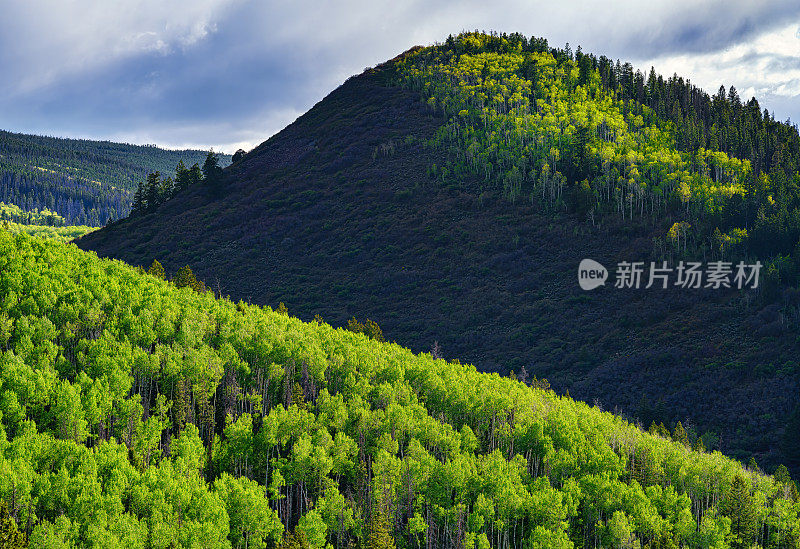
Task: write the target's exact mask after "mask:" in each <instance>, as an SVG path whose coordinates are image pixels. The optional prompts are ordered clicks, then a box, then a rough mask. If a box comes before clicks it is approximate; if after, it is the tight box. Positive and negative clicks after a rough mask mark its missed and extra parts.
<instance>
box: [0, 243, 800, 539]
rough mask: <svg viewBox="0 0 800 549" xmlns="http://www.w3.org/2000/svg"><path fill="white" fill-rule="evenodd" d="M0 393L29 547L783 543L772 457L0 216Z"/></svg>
mask: <svg viewBox="0 0 800 549" xmlns="http://www.w3.org/2000/svg"><path fill="white" fill-rule="evenodd" d="M300 395H303V397H302V399H301V398H300ZM0 413H1V414H2V416H1V417H0V498H2V499H3V500H4V501H6V502H7V503H8V506H9V511H10V513H11V516H13V517H14V518H15V520H16V523H17V524H18V525H20V528H22V529H23V530H26V531H27V530H29V531H30V536H29V539H30V543H31V546H34V547H48V546H49V547H56V546H59V547H60V546H64V547H70V546H80V547H84V546H96V545H101V544H102V545H103V546H109V547H129V548H138V547H164V548H166V547H175V546H178V547H223V548H225V547H242V548H244V547H273V546H275V545H277V544H278V543H279V541H280V540H283V541H282V542H280V543H281V546H283V547H327V546H328V545H330V546H333V547H348V546H360V547H392V544H394V545H395V546H397V547H399V548H401V549H402V548H406V547H408V548H411V547H424V546H430V547H444V548H450V547H465V546H466V547H475V548H478V547H499V548H500V547H502V548H511V547H525V546H529V547H541V548H545V547H546V548H552V547H555V548H559V547H563V548H567V547H601V546H602V547H614V546H616V547H636V546H639V547H647V546H649V547H728V546H741V544H742V543H749V542H753V543H757V544H759V545H760V546H761V547H796V546H797V541H798V540H800V536H799V535H798V534H800V518H798V512H800V503H798V501H797V500H796V499H795V498H794V497H793V496H792V494H791V493H790V491H789V490H788V489H787V480H786V479H785V478H783V477H781V481H778V480H776V479H773V478H772V477H770V476H767V475H765V474H763V473H761V472H759V471H755V470H749V469H747V468H745V467H743V466H742V465H741V464H739V463H737V462H735V461H733V460H731V459H729V458H726V457H724V456H722V455H721V454H719V453H717V452H713V453H708V452H703V453H698V452H693V451H692V450H691V449H689V448H687V447H686V446H685V445H684V444H682V443H679V442H676V441H673V440H668V439H665V438H664V437H662V436H653V435H650V434H648V433H644V432H643V431H641V430H640V429H638V428H637V427H636V426H634V425H631V424H630V423H628V422H626V421H624V420H623V419H621V418H618V417H615V416H613V415H611V414H609V413H605V412H601V411H599V410H598V409H595V408H591V407H589V406H588V405H586V404H583V403H580V402H575V401H573V400H571V399H569V398H566V397H560V396H558V395H556V394H555V393H553V392H552V391H550V390H543V389H540V388H531V387H529V386H527V385H525V384H523V383H521V382H519V381H515V380H512V379H509V378H507V377H500V376H498V375H496V374H482V373H479V372H477V371H476V370H475V368H474V367H472V366H469V365H463V364H459V363H457V362H447V361H444V360H441V359H434V358H433V357H432V356H431V355H430V354H427V353H423V354H413V353H411V352H410V351H408V350H406V349H403V348H402V347H400V346H398V345H395V344H387V343H381V342H377V341H374V340H372V339H370V338H368V337H366V336H365V335H363V334H357V333H353V332H351V331H349V330H346V329H342V328H340V329H334V328H332V327H331V326H329V325H326V324H318V323H316V322H312V323H303V322H301V321H300V320H298V319H297V318H294V317H291V316H288V315H285V314H278V313H276V312H273V311H272V310H270V309H269V308H261V307H256V306H253V305H249V304H247V303H238V304H236V303H232V302H230V301H228V300H224V299H215V298H214V296H213V295H212V294H210V293H208V292H205V293H197V292H189V291H185V290H182V289H179V288H176V287H175V285H174V284H171V283H169V282H167V281H165V280H163V279H161V278H158V277H154V276H148V275H144V274H141V273H139V272H137V270H136V269H134V268H131V267H129V266H127V265H125V264H123V263H121V262H117V261H109V260H101V259H98V258H97V257H96V256H95V255H94V254H89V253H84V252H81V251H79V250H77V249H76V248H75V247H73V246H65V245H63V244H59V243H57V242H52V241H43V240H37V239H33V238H31V237H29V236H27V235H15V236H12V235H10V234H9V233H7V232H4V231H0ZM784 476H785V475H784ZM378 502H379V504H378ZM376 509H377V510H376ZM287 532H293V534H286V533H287Z"/></svg>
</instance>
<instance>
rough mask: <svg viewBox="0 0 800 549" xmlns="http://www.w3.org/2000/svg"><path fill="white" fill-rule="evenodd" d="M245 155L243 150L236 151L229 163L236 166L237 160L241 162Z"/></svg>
mask: <svg viewBox="0 0 800 549" xmlns="http://www.w3.org/2000/svg"><path fill="white" fill-rule="evenodd" d="M246 154H247V153H246V152H245V150H244V149H239V150H238V151H236V152H235V153H233V158H231V162H232V163H234V164H236V163H237V162H238V161H239V160H241V159H242V158H244V155H246Z"/></svg>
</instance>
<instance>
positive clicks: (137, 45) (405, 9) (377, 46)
mask: <svg viewBox="0 0 800 549" xmlns="http://www.w3.org/2000/svg"><path fill="white" fill-rule="evenodd" d="M6 4H9V5H8V6H7V7H6V6H4V12H3V18H2V19H0V66H2V67H3V68H4V79H3V80H2V81H0V120H2V121H3V123H4V124H9V127H12V126H13V127H12V128H11V129H15V130H17V131H36V130H38V131H41V130H40V129H41V128H42V127H44V128H52V131H54V132H58V133H63V134H83V135H87V133H89V132H91V135H90V136H91V137H112V136H117V135H119V136H123V137H124V136H128V137H125V138H126V139H132V140H133V139H135V140H137V141H138V140H147V141H148V142H157V143H159V144H164V145H171V146H183V145H185V144H192V145H201V146H207V145H209V144H214V145H215V146H217V147H223V148H224V149H225V150H228V149H230V147H238V146H241V145H242V144H246V145H249V146H253V145H256V144H257V143H259V142H261V141H263V139H265V138H266V137H268V136H269V135H270V134H271V133H274V131H277V130H279V129H280V128H281V127H282V126H283V125H285V124H288V123H290V122H291V121H292V120H294V118H295V117H296V115H297V114H298V113H300V112H304V111H305V110H307V109H308V108H309V107H311V106H312V105H313V104H314V103H315V102H316V101H318V100H320V99H321V98H322V97H324V96H325V95H326V94H327V93H328V92H329V91H331V90H332V89H333V88H335V87H336V86H337V85H338V84H340V83H341V82H342V81H343V80H344V79H345V78H346V77H348V76H350V75H352V74H356V73H359V72H360V71H361V70H362V69H363V68H364V67H365V66H368V65H375V64H377V63H380V62H382V61H385V60H386V59H388V58H391V57H393V56H394V55H397V54H398V53H400V52H402V51H403V50H405V49H407V48H409V47H411V46H413V45H416V44H430V43H432V42H435V41H442V40H444V39H445V38H446V37H447V35H448V34H451V33H453V34H455V33H458V32H460V31H462V30H472V29H479V30H491V29H495V30H498V31H505V32H521V33H523V34H525V35H528V36H531V35H535V36H542V37H545V38H547V39H548V40H549V41H550V44H551V45H554V46H555V45H557V46H563V45H564V43H565V42H570V44H571V45H572V47H573V48H575V47H577V46H578V45H579V44H580V45H581V46H582V47H583V49H584V51H588V52H593V53H596V54H598V55H601V54H604V55H607V56H609V57H612V58H617V57H618V58H621V59H622V60H630V61H632V62H634V64H635V65H636V66H638V67H641V68H642V69H648V68H649V67H650V65H651V64H653V65H655V66H656V69H657V70H658V71H659V72H661V73H663V74H665V75H671V74H672V73H673V72H677V73H678V74H680V75H681V76H684V77H689V78H691V80H692V81H693V82H695V83H696V84H698V85H701V86H702V87H704V88H706V89H707V91H709V92H711V93H713V92H714V91H715V90H716V89H717V88H718V87H719V85H720V84H721V83H724V84H725V85H726V86H727V85H730V84H734V85H735V86H736V87H737V89H739V90H740V95H742V96H747V97H749V95H753V94H755V95H756V96H757V97H758V98H759V101H761V100H762V97H764V98H766V99H768V100H769V101H767V102H764V101H761V102H762V105H765V106H770V101H774V99H775V98H777V99H779V100H780V101H778V104H780V105H781V106H782V108H783V109H784V110H785V111H786V113H785V115H789V114H795V113H791V112H789V109H792V108H796V109H797V110H798V112H797V113H796V114H797V117H798V118H800V107H794V106H792V103H793V100H792V98H795V97H796V95H797V94H798V93H800V73H798V59H800V52H799V51H798V49H797V46H798V44H797V43H798V38H797V30H798V29H797V21H798V20H800V3H798V2H797V0H765V1H764V2H759V3H754V2H752V1H751V0H705V1H697V0H654V1H651V2H646V3H645V2H641V1H640V0H615V1H607V2H589V1H568V0H563V1H559V2H553V1H552V0H506V1H498V2H496V3H487V2H486V1H485V0H464V1H458V2H456V1H455V0H408V1H405V2H395V1H388V0H337V1H335V2H334V1H331V0H293V1H291V2H277V1H275V0H195V1H191V0H178V1H166V0H142V1H137V2H133V1H131V0H119V1H110V0H30V1H26V0H6ZM789 22H794V23H793V24H792V25H790V24H789ZM779 112H780V111H779ZM245 148H249V147H245Z"/></svg>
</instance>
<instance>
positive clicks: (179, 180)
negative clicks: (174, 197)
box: [175, 160, 191, 192]
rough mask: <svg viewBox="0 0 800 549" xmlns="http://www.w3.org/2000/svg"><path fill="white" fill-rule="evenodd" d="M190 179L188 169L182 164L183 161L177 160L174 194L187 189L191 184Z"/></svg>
mask: <svg viewBox="0 0 800 549" xmlns="http://www.w3.org/2000/svg"><path fill="white" fill-rule="evenodd" d="M190 177H191V174H190V172H189V169H188V168H187V167H186V165H185V164H184V163H183V160H179V161H178V165H177V166H176V167H175V192H180V191H185V190H186V189H188V188H189V184H190V182H191V179H190Z"/></svg>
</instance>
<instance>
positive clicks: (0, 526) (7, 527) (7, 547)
mask: <svg viewBox="0 0 800 549" xmlns="http://www.w3.org/2000/svg"><path fill="white" fill-rule="evenodd" d="M27 546H28V544H27V543H26V542H25V535H24V534H23V533H22V532H20V531H19V530H17V523H16V522H14V519H13V518H11V515H10V514H9V513H8V506H6V502H5V501H3V500H2V499H0V548H2V549H17V548H22V547H27Z"/></svg>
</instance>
